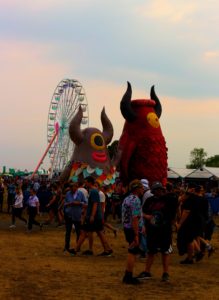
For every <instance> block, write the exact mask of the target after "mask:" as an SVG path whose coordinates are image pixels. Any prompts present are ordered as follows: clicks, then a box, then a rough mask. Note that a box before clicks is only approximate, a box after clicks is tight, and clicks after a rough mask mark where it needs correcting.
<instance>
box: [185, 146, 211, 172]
mask: <svg viewBox="0 0 219 300" xmlns="http://www.w3.org/2000/svg"><path fill="white" fill-rule="evenodd" d="M206 156H207V152H205V150H204V149H203V148H194V149H193V150H192V151H191V152H190V164H189V165H186V167H187V168H188V169H198V168H202V167H203V165H204V164H205V161H206V160H205V158H206Z"/></svg>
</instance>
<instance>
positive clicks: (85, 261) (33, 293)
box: [0, 213, 219, 300]
mask: <svg viewBox="0 0 219 300" xmlns="http://www.w3.org/2000/svg"><path fill="white" fill-rule="evenodd" d="M42 218H45V216H43V217H38V219H39V220H42ZM215 220H216V222H217V224H219V217H217V218H216V219H215ZM9 225H10V217H9V216H8V215H7V214H6V213H2V214H0V234H1V239H0V249H1V259H0V262H1V272H0V286H1V289H0V299H2V300H7V299H16V300H21V299H22V300H23V299H38V300H44V299H53V300H54V299H106V300H110V299H119V300H122V299H126V300H127V299H144V298H145V299H151V300H156V299H157V300H158V299H159V300H165V299H187V300H190V299H199V300H200V299H201V300H205V299H208V300H216V299H219V274H218V273H219V257H218V252H216V253H214V254H213V255H212V256H211V257H210V258H208V257H204V259H203V260H202V261H200V262H199V263H196V264H194V265H180V264H179V261H180V260H181V259H182V258H181V257H179V256H178V254H177V251H176V247H175V246H174V250H175V251H174V253H173V254H172V262H171V268H170V276H171V280H170V282H169V283H164V282H161V275H162V268H161V259H160V256H159V255H158V256H157V258H156V260H155V263H154V265H153V267H152V275H153V279H151V280H148V281H146V282H144V283H142V284H141V285H140V286H127V285H124V284H122V277H123V274H124V268H125V261H126V254H127V244H126V242H125V240H124V236H123V232H122V230H119V233H118V236H117V238H115V237H114V235H113V233H111V232H108V231H107V232H106V234H107V238H108V240H109V241H110V244H111V245H112V248H113V250H114V254H113V256H112V257H105V258H104V257H98V256H97V254H98V253H100V252H101V251H102V248H101V246H100V242H99V240H98V238H97V237H96V236H95V242H94V252H95V255H94V256H92V257H84V256H82V255H77V256H74V257H73V256H70V255H69V254H64V253H63V245H64V234H65V228H64V226H63V227H59V228H56V227H55V225H52V226H47V227H46V228H45V229H44V230H43V231H40V230H39V228H37V227H35V228H34V229H33V232H32V233H27V232H26V228H25V225H24V224H23V223H22V222H21V221H19V220H17V223H16V225H17V227H16V228H15V229H13V230H12V229H9ZM117 226H118V225H117ZM218 237H219V228H217V229H216V231H215V233H214V236H213V241H212V242H213V244H214V245H215V246H216V247H217V248H219V239H218ZM74 242H75V235H74V234H72V244H73V245H74ZM87 246H88V243H87V241H85V243H84V245H83V248H82V250H86V249H87ZM144 264H145V259H140V258H138V259H137V262H136V267H135V274H138V273H139V272H141V271H143V270H144Z"/></svg>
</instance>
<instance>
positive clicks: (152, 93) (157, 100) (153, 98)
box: [151, 85, 162, 118]
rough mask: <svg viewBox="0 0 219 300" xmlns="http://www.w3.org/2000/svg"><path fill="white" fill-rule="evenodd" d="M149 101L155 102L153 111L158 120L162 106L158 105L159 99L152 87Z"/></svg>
mask: <svg viewBox="0 0 219 300" xmlns="http://www.w3.org/2000/svg"><path fill="white" fill-rule="evenodd" d="M151 99H152V100H154V101H155V107H154V110H155V112H156V115H157V116H158V118H160V116H161V114H162V106H161V104H160V100H159V98H158V97H157V95H156V93H155V91H154V85H153V86H152V87H151Z"/></svg>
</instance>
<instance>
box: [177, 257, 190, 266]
mask: <svg viewBox="0 0 219 300" xmlns="http://www.w3.org/2000/svg"><path fill="white" fill-rule="evenodd" d="M180 264H181V265H192V264H193V259H188V258H186V259H184V260H181V262H180Z"/></svg>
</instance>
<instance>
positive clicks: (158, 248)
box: [147, 228, 173, 254]
mask: <svg viewBox="0 0 219 300" xmlns="http://www.w3.org/2000/svg"><path fill="white" fill-rule="evenodd" d="M147 249H148V253H150V254H157V253H158V252H160V253H162V254H170V253H172V251H173V249H172V230H171V229H166V228H165V229H164V230H162V229H160V230H156V229H151V230H147Z"/></svg>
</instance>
